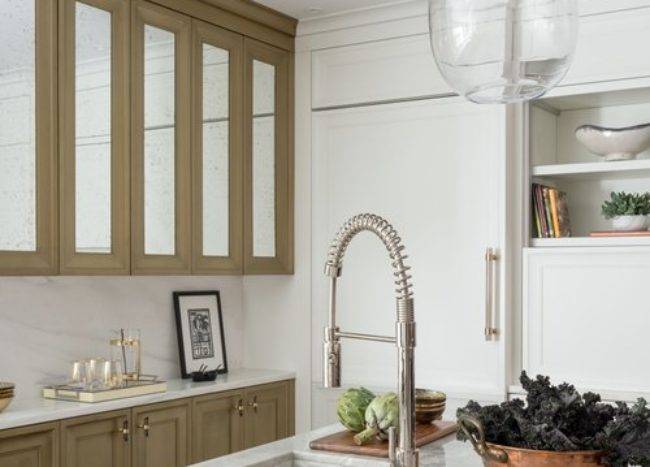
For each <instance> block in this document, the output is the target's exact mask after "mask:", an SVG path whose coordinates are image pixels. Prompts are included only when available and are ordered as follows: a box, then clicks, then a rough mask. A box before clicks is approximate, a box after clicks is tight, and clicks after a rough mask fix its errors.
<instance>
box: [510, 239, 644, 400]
mask: <svg viewBox="0 0 650 467" xmlns="http://www.w3.org/2000/svg"><path fill="white" fill-rule="evenodd" d="M524 269H525V271H524V272H525V277H524V284H527V286H526V289H525V290H524V303H523V305H524V306H523V310H524V313H523V325H524V327H523V332H524V334H523V344H524V355H523V357H524V359H523V366H524V369H526V370H527V371H529V373H531V374H538V373H539V374H545V375H550V376H551V377H552V378H553V379H554V380H555V381H556V382H560V381H570V382H571V383H573V384H575V385H576V386H578V387H579V388H582V389H589V390H594V391H596V392H606V391H607V390H608V389H611V388H616V389H617V393H625V392H628V393H639V392H646V393H647V392H650V380H648V372H647V371H646V370H644V368H646V366H647V347H648V344H647V337H646V335H645V333H643V332H640V330H643V329H648V328H650V314H649V313H648V307H647V302H648V295H647V282H648V277H649V276H650V248H626V247H619V248H584V249H574V250H567V249H564V248H562V249H561V250H560V251H549V250H548V249H545V250H539V249H537V250H533V249H529V250H527V251H526V254H525V264H524Z"/></svg>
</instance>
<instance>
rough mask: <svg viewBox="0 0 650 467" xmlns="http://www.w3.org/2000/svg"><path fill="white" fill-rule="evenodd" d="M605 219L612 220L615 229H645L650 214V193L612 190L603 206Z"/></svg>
mask: <svg viewBox="0 0 650 467" xmlns="http://www.w3.org/2000/svg"><path fill="white" fill-rule="evenodd" d="M602 213H603V216H605V219H611V220H612V226H613V228H614V230H628V231H629V230H645V229H646V225H647V221H648V218H647V215H648V214H650V193H648V192H646V193H626V192H624V191H620V192H618V193H615V192H613V191H612V193H611V194H610V199H609V200H606V201H605V202H604V203H603V206H602Z"/></svg>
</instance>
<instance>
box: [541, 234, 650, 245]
mask: <svg viewBox="0 0 650 467" xmlns="http://www.w3.org/2000/svg"><path fill="white" fill-rule="evenodd" d="M530 246H531V247H534V248H557V247H585V246H591V247H598V246H601V247H602V246H650V237H565V238H531V239H530Z"/></svg>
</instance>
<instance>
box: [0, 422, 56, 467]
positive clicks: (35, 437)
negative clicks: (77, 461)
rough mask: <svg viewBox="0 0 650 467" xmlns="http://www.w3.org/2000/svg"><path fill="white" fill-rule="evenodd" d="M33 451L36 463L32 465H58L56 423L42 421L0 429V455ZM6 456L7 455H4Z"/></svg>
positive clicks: (41, 466)
mask: <svg viewBox="0 0 650 467" xmlns="http://www.w3.org/2000/svg"><path fill="white" fill-rule="evenodd" d="M29 452H34V454H35V456H36V457H37V459H38V464H36V465H33V464H32V465H33V467H58V466H59V465H60V464H59V430H58V423H55V422H54V423H43V424H40V425H32V426H26V427H21V428H12V429H10V430H0V456H1V457H3V458H5V459H7V457H8V456H10V455H12V454H16V455H17V456H22V455H25V454H27V453H29ZM5 456H7V457H5Z"/></svg>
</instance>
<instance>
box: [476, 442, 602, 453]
mask: <svg viewBox="0 0 650 467" xmlns="http://www.w3.org/2000/svg"><path fill="white" fill-rule="evenodd" d="M485 444H486V445H487V446H488V447H491V448H495V449H501V450H503V451H518V452H523V453H526V454H545V455H553V456H561V455H571V456H576V455H578V456H580V455H583V456H584V455H600V454H602V455H605V454H607V451H605V450H602V449H589V450H586V449H585V450H578V451H545V450H543V449H527V448H517V447H514V446H506V445H504V444H495V443H490V442H488V441H486V442H485Z"/></svg>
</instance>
